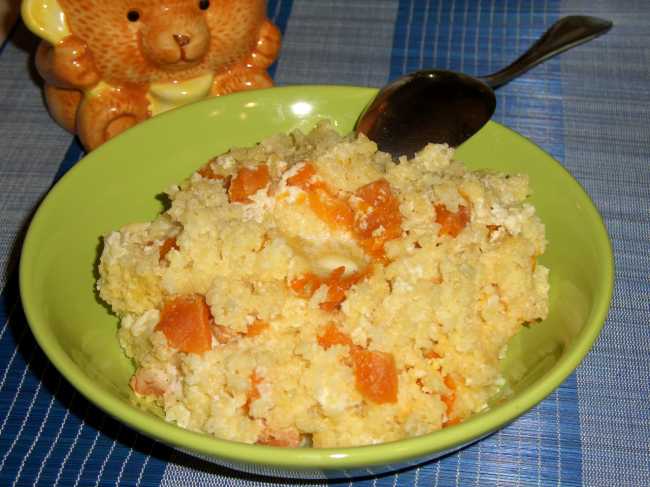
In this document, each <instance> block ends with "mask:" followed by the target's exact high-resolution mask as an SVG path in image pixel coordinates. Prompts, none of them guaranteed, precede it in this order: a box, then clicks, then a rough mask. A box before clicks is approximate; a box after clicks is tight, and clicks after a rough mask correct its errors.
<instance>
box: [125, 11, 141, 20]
mask: <svg viewBox="0 0 650 487" xmlns="http://www.w3.org/2000/svg"><path fill="white" fill-rule="evenodd" d="M126 18H127V19H129V22H137V21H138V20H140V12H138V11H137V10H129V11H128V12H127V13H126Z"/></svg>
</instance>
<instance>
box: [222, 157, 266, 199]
mask: <svg viewBox="0 0 650 487" xmlns="http://www.w3.org/2000/svg"><path fill="white" fill-rule="evenodd" d="M269 180H270V174H269V168H268V166H267V165H266V164H260V165H259V166H257V167H255V168H249V167H242V168H240V169H239V171H237V174H236V175H235V177H234V178H233V179H232V181H231V182H230V187H229V188H228V196H229V198H230V202H231V203H251V199H250V196H252V195H254V194H255V193H257V192H258V191H259V190H260V189H262V188H264V187H266V185H267V184H269Z"/></svg>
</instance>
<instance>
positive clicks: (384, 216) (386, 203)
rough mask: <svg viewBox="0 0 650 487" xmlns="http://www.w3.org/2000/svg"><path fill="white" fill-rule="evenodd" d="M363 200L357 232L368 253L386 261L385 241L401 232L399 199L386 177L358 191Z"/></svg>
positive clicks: (358, 214)
mask: <svg viewBox="0 0 650 487" xmlns="http://www.w3.org/2000/svg"><path fill="white" fill-rule="evenodd" d="M354 194H355V196H356V197H357V198H360V199H361V202H362V203H361V204H358V205H357V206H358V207H357V214H356V218H355V221H354V235H355V237H356V239H357V241H358V242H359V245H361V247H362V248H363V249H364V250H365V251H366V253H367V254H368V255H370V256H371V257H374V258H375V259H377V260H381V261H384V260H385V259H384V244H385V243H386V242H387V241H389V240H393V239H395V238H398V237H399V236H400V235H401V234H402V214H401V213H400V211H399V200H398V199H397V197H396V196H395V195H394V194H393V192H392V190H391V187H390V184H389V183H388V181H386V180H385V179H383V178H382V179H378V180H377V181H373V182H372V183H369V184H366V185H365V186H362V187H360V188H359V189H357V190H356V191H355V193H354Z"/></svg>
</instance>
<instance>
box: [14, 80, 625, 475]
mask: <svg viewBox="0 0 650 487" xmlns="http://www.w3.org/2000/svg"><path fill="white" fill-rule="evenodd" d="M278 90H282V91H296V92H300V93H301V94H302V95H304V94H305V93H306V92H311V93H323V92H324V93H326V94H327V95H328V96H335V95H339V94H344V93H353V94H354V93H358V94H359V95H367V96H368V97H370V96H371V95H372V94H373V93H375V92H377V90H376V89H374V88H367V87H357V86H346V85H292V86H285V87H273V88H268V89H264V90H257V91H256V92H242V93H235V94H233V95H229V96H228V97H227V98H231V97H239V98H242V99H246V98H250V97H251V96H253V97H255V96H258V95H260V94H261V95H262V96H265V95H264V92H267V93H268V92H272V91H278ZM225 98H226V97H224V98H222V99H225ZM220 102H221V101H220V99H219V98H212V99H208V100H203V101H200V102H197V103H194V104H192V105H188V106H186V107H182V108H180V109H177V110H173V111H171V112H168V113H165V114H162V115H159V116H157V117H155V119H161V118H163V117H166V118H169V117H173V116H174V114H175V113H177V112H178V111H180V110H188V109H192V107H194V106H196V105H198V104H209V103H212V104H219V103H220ZM148 122H149V121H145V122H144V123H143V124H140V126H142V125H144V124H147V123H148ZM489 124H491V125H493V126H496V127H498V128H499V129H502V130H505V131H507V132H508V133H509V136H511V137H516V138H519V139H522V140H523V142H524V143H525V144H527V145H529V146H531V148H533V149H534V150H540V151H542V152H543V153H544V154H545V155H546V156H547V157H548V158H549V159H550V160H551V161H552V162H553V163H554V164H555V165H557V166H558V167H559V168H560V169H561V170H562V171H563V172H564V173H565V174H564V175H565V176H568V179H567V182H568V183H569V184H571V185H575V186H576V189H578V190H579V193H581V194H582V195H583V196H584V198H583V203H584V204H585V210H586V211H587V212H589V213H590V214H591V217H592V218H593V220H594V221H595V222H596V223H597V228H596V230H597V233H598V234H599V235H600V236H601V237H604V238H600V239H599V245H600V246H601V251H604V254H605V255H606V262H603V265H604V267H605V270H604V272H605V274H604V276H605V279H603V281H602V282H601V283H600V286H599V290H600V292H601V293H603V292H604V296H605V298H606V299H600V300H598V301H597V302H596V303H595V304H594V306H593V308H592V311H591V314H590V316H589V318H588V323H592V325H590V326H585V327H583V328H582V330H581V331H580V332H579V333H578V334H577V335H576V337H575V340H574V341H573V343H572V345H571V347H570V348H569V349H567V350H566V351H565V352H564V353H563V354H562V356H561V357H560V358H559V360H558V361H557V363H556V364H555V365H554V366H553V368H552V369H551V370H549V371H548V372H547V373H546V374H544V375H543V376H542V377H540V378H538V379H537V380H536V381H535V386H534V387H528V388H527V389H526V390H524V391H522V392H521V393H519V394H518V395H517V396H516V397H513V398H512V399H511V400H508V401H507V402H505V403H504V404H501V405H499V406H496V407H495V408H493V409H491V410H488V411H486V412H483V413H480V414H479V415H474V416H472V417H470V418H469V419H468V420H466V421H464V422H462V423H460V424H458V425H454V426H452V427H448V428H444V429H442V430H438V431H435V432H432V433H429V434H427V435H423V436H418V437H413V438H406V439H402V440H399V441H394V442H388V443H383V444H377V445H367V446H357V447H346V448H281V447H274V446H263V445H250V444H245V443H239V442H234V441H229V440H223V439H220V438H216V437H212V436H209V435H207V434H202V433H196V432H192V431H189V430H185V429H182V428H180V427H179V426H176V425H175V424H171V423H167V422H165V421H164V420H163V419H160V418H156V417H154V416H153V415H150V414H148V413H146V412H144V411H141V410H139V409H136V408H135V407H133V406H130V405H128V404H127V403H125V401H123V400H121V399H118V398H116V397H115V396H113V395H112V394H111V393H109V392H108V391H106V390H104V389H103V388H101V387H96V385H95V384H94V382H93V381H92V379H91V378H89V377H88V376H87V375H85V373H84V371H83V370H82V369H81V368H80V367H79V366H78V365H77V364H76V363H75V362H74V361H72V359H71V358H70V357H69V356H68V355H67V353H66V352H65V350H64V349H63V348H62V347H61V345H60V344H59V342H58V340H57V339H56V336H55V335H54V334H53V333H52V331H51V329H49V328H48V326H47V322H46V320H44V319H41V317H40V316H39V314H40V313H39V310H38V309H36V308H35V306H36V305H35V304H33V299H32V295H31V290H30V285H31V284H30V279H31V277H30V276H32V275H33V271H32V267H33V266H34V260H33V259H31V258H30V256H31V255H33V253H34V252H36V251H37V249H38V242H37V241H36V240H35V237H34V233H35V230H34V229H35V228H37V227H38V226H39V225H40V222H41V220H42V219H44V218H45V217H46V213H47V212H48V208H49V206H50V202H51V201H52V200H53V199H55V198H57V197H58V195H59V193H61V192H63V191H65V190H66V187H67V186H68V185H70V184H72V183H73V182H74V178H75V177H76V176H75V175H76V174H77V172H78V171H79V170H80V168H83V167H85V166H86V165H88V164H89V163H88V161H89V160H93V159H95V158H97V157H101V154H102V153H103V147H100V148H98V149H96V150H95V151H93V152H91V153H90V154H88V155H86V156H85V157H84V158H83V159H82V160H81V161H79V162H78V163H77V164H75V165H74V166H73V167H72V168H71V170H69V171H68V172H67V173H66V174H65V175H64V176H63V177H62V178H61V179H60V180H59V181H58V182H57V183H56V184H55V185H54V186H53V187H52V188H51V190H50V191H49V192H48V194H47V195H46V196H45V198H44V199H43V201H42V202H41V204H40V205H39V207H38V209H37V211H36V213H35V214H34V216H33V218H32V221H31V222H30V225H29V229H28V231H27V234H26V236H25V240H24V243H23V248H22V253H21V258H20V264H19V287H20V296H21V300H22V304H23V309H24V312H25V316H26V318H27V322H28V324H29V326H30V328H31V330H32V333H33V335H34V337H35V339H36V341H37V343H38V344H39V346H40V347H41V349H42V350H43V351H44V352H45V355H46V356H47V357H48V359H49V360H50V361H51V362H52V363H53V364H54V366H55V367H56V369H57V370H58V371H59V372H60V373H61V374H62V375H63V376H64V377H65V378H66V379H67V380H68V381H69V382H70V383H71V384H72V385H73V386H74V387H75V388H76V389H77V390H79V391H80V392H81V393H82V394H83V395H84V396H85V397H86V399H88V400H89V401H90V402H92V403H93V404H94V405H95V406H97V407H99V408H100V409H101V410H103V411H104V412H106V413H108V414H109V415H111V416H112V417H114V418H116V419H117V420H118V421H121V422H124V423H126V424H127V425H129V426H130V427H131V428H133V429H135V430H137V431H139V432H141V433H143V434H144V435H146V436H149V437H152V438H154V439H156V440H158V441H160V442H162V443H165V444H168V445H170V446H172V447H175V448H179V449H187V450H191V451H194V452H198V453H200V454H204V455H208V456H210V457H214V458H216V459H219V460H222V461H229V462H234V463H241V464H255V465H259V466H263V467H271V468H285V469H286V468H288V469H295V470H313V469H317V470H341V469H349V468H362V467H373V466H379V465H390V464H398V463H400V462H405V461H409V460H415V459H418V458H423V457H426V456H427V455H432V454H434V453H442V452H448V451H452V450H454V449H456V448H458V447H461V446H463V445H466V444H469V443H472V442H474V441H476V440H478V439H480V438H482V437H484V436H487V435H488V434H490V433H491V432H493V431H495V430H497V429H499V428H501V427H502V426H504V425H505V424H507V423H509V422H511V421H513V420H514V419H516V418H517V417H519V416H521V415H522V414H524V413H525V412H526V411H528V410H529V409H531V408H532V407H534V406H535V405H536V404H538V403H539V402H540V401H542V400H543V399H544V398H545V397H546V396H548V395H549V394H550V393H551V392H552V391H553V390H555V389H556V388H557V387H558V386H559V385H560V384H561V383H562V382H563V381H564V380H565V379H566V378H567V377H568V376H569V375H570V374H571V373H572V372H573V371H574V370H575V368H576V367H577V366H578V365H579V363H580V362H581V361H582V360H583V359H584V357H585V356H586V355H587V353H588V352H589V350H590V349H591V347H592V345H593V343H594V342H595V340H596V338H597V337H598V335H599V333H600V331H601V329H602V327H603V326H604V324H605V320H606V318H607V314H608V310H609V306H610V302H611V298H612V293H613V287H614V257H613V253H612V245H611V240H610V238H609V235H608V232H607V229H606V227H605V224H604V222H603V219H602V216H601V215H600V213H599V212H598V210H597V209H596V207H595V205H594V203H593V201H592V200H591V198H590V197H589V195H588V194H587V192H586V191H585V190H584V188H583V187H582V186H581V185H580V183H579V182H578V181H577V180H576V179H575V178H574V177H573V176H572V175H571V173H570V172H569V171H568V170H567V169H566V168H564V166H562V164H560V163H559V162H558V161H557V160H555V159H554V158H553V157H552V156H551V155H550V154H548V153H547V152H546V151H544V150H543V149H541V148H540V147H539V146H537V145H536V144H535V143H533V142H532V141H530V140H529V139H527V138H526V137H524V136H523V135H521V134H519V133H517V132H515V131H514V130H512V129H510V128H508V127H505V126H504V125H501V124H499V123H497V122H493V121H491V122H489ZM138 129H139V126H137V127H134V128H133V129H131V130H130V131H131V132H135V131H137V130H138ZM119 140H120V139H119V138H118V139H117V142H114V141H109V142H108V143H107V144H105V146H107V145H109V144H115V143H119ZM603 244H604V248H602V246H603Z"/></svg>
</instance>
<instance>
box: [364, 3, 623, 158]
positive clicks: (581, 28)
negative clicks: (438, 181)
mask: <svg viewBox="0 0 650 487" xmlns="http://www.w3.org/2000/svg"><path fill="white" fill-rule="evenodd" d="M611 27H612V22H610V21H608V20H603V19H599V18H597V17H586V16H569V17H564V18H562V19H560V20H558V21H557V22H556V23H555V24H553V25H552V26H551V27H550V28H549V29H548V30H547V31H546V32H545V33H544V35H543V36H542V37H541V38H540V39H539V40H537V42H535V43H534V44H533V45H532V46H531V47H530V48H529V49H528V50H527V51H526V52H524V54H522V55H521V56H520V57H519V58H517V60H515V61H514V62H513V63H512V64H510V65H509V66H507V67H505V68H503V69H501V70H500V71H497V72H496V73H493V74H491V75H488V76H485V77H482V78H476V77H473V76H469V75H467V74H463V73H456V72H453V71H446V70H434V69H432V70H423V71H416V72H414V73H410V74H407V75H405V76H402V77H401V78H398V79H397V80H395V81H393V82H391V83H389V84H388V85H387V86H385V87H384V88H382V89H381V90H380V91H379V93H378V94H377V96H376V97H375V99H374V100H373V101H372V102H371V103H370V104H369V105H368V107H367V108H366V109H365V110H364V112H363V113H362V114H361V116H360V117H359V119H358V120H357V123H356V125H355V131H356V132H357V133H363V134H365V135H366V136H367V137H368V138H369V139H371V140H373V141H374V142H375V143H377V146H378V147H379V150H381V151H384V152H388V153H389V154H391V155H392V156H393V158H394V159H395V160H397V159H399V157H400V156H407V157H412V156H413V155H414V154H415V153H416V152H418V151H419V150H421V149H422V148H423V147H424V146H426V145H427V144H428V143H437V144H442V143H446V144H448V145H450V146H451V147H457V146H459V145H460V144H462V143H463V142H465V141H466V140H467V139H469V138H470V137H471V136H472V135H474V134H475V133H476V132H478V131H479V130H480V129H481V127H483V125H485V123H486V122H487V121H488V120H490V118H492V115H493V114H494V110H495V108H496V96H495V94H494V89H495V88H497V87H499V86H502V85H504V84H506V83H507V82H509V81H510V80H512V79H514V78H516V77H517V76H519V75H521V74H522V73H524V72H526V71H528V70H529V69H531V68H532V67H534V66H536V65H537V64H539V63H541V62H543V61H545V60H547V59H549V58H550V57H552V56H555V55H556V54H559V53H561V52H563V51H566V50H567V49H570V48H572V47H575V46H577V45H579V44H582V43H584V42H587V41H589V40H591V39H594V38H595V37H598V36H599V35H602V34H604V33H605V32H607V31H608V30H609V29H611Z"/></svg>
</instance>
